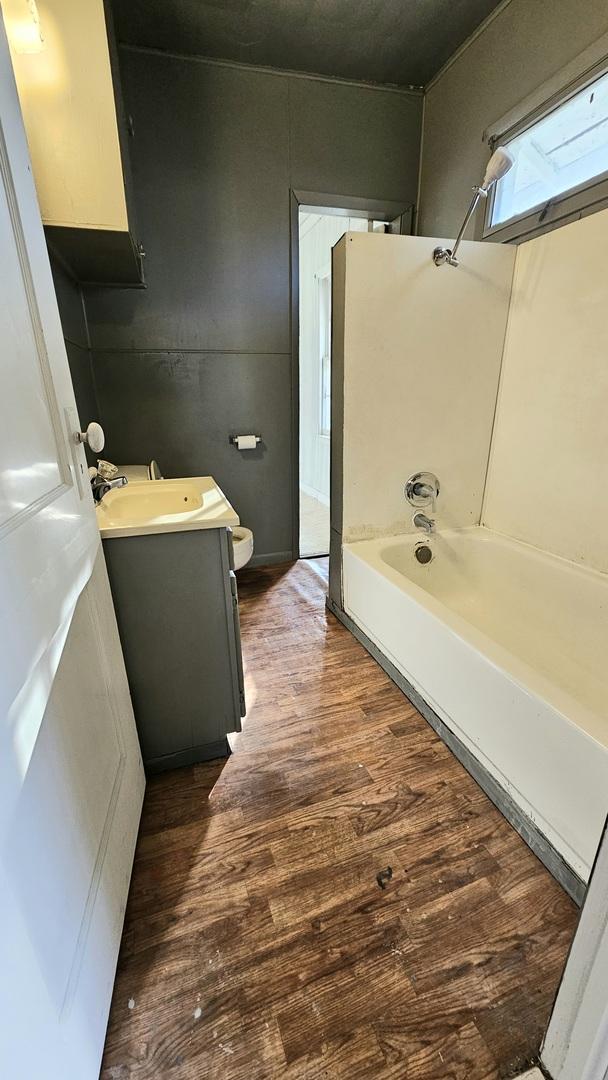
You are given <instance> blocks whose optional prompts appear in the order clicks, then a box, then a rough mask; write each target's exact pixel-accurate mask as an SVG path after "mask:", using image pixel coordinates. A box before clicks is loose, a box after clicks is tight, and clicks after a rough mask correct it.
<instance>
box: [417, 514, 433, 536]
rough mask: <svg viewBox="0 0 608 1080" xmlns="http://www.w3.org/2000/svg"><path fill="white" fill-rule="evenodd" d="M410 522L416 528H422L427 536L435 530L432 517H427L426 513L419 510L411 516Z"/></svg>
mask: <svg viewBox="0 0 608 1080" xmlns="http://www.w3.org/2000/svg"><path fill="white" fill-rule="evenodd" d="M412 523H413V524H414V525H415V526H416V528H417V529H424V531H425V533H427V534H428V535H429V536H430V535H431V533H432V532H434V531H435V522H434V521H433V519H432V518H429V517H427V516H426V514H423V513H421V512H418V513H417V514H414V517H413V518H412Z"/></svg>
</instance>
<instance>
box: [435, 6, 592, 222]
mask: <svg viewBox="0 0 608 1080" xmlns="http://www.w3.org/2000/svg"><path fill="white" fill-rule="evenodd" d="M606 31H608V5H607V4H606V0H585V2H584V3H581V0H532V2H531V0H511V3H510V4H508V5H507V7H506V8H504V9H503V10H502V11H501V13H500V14H499V15H498V16H496V18H495V19H494V20H493V21H492V22H491V23H490V25H489V26H488V27H487V28H486V29H485V30H484V31H483V32H482V33H481V34H480V35H479V37H477V39H476V40H475V41H473V42H472V44H470V45H469V46H468V47H467V48H466V49H465V51H464V52H463V53H462V54H461V55H460V56H459V58H458V59H457V60H456V61H455V62H454V63H453V64H452V65H451V67H449V68H448V69H447V70H446V71H445V72H444V74H443V75H441V76H440V77H439V79H438V81H437V82H435V83H434V84H431V86H430V89H429V90H428V93H427V96H426V103H425V115H424V133H423V143H422V170H421V187H420V213H419V219H418V232H419V233H420V234H421V235H426V236H448V237H451V236H454V234H455V232H456V231H457V230H458V228H459V227H460V224H461V223H462V219H463V216H464V212H465V210H466V207H467V205H468V200H469V198H470V193H471V187H472V185H473V184H475V183H478V182H479V180H480V178H481V176H482V175H483V171H484V167H485V165H486V163H487V160H488V148H487V146H486V145H485V144H484V143H483V142H482V133H483V131H484V129H485V128H486V127H488V126H490V125H491V124H493V123H494V121H496V120H498V119H500V117H501V116H503V115H504V114H505V113H507V112H508V111H509V110H510V109H512V108H514V107H515V106H517V105H518V104H519V102H521V101H522V100H523V99H524V98H525V97H526V96H527V95H528V94H531V93H532V91H533V90H535V89H536V88H537V87H538V86H540V85H541V84H542V83H544V82H545V81H546V80H547V79H550V78H552V77H553V76H554V75H556V74H557V73H558V72H559V71H560V69H561V68H563V67H564V66H565V65H566V64H568V63H569V62H570V61H571V60H573V59H574V58H575V57H576V56H577V55H578V53H580V52H582V51H583V49H585V48H587V47H588V46H589V45H591V44H592V43H593V42H594V41H595V40H596V39H597V38H599V37H600V36H601V35H602V34H604V33H606ZM482 221H483V208H481V210H480V212H479V214H478V217H477V221H476V223H475V225H474V227H473V226H471V227H470V232H469V234H468V235H469V236H471V237H474V236H477V237H479V236H480V234H481V227H482Z"/></svg>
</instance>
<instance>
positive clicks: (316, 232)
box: [298, 210, 368, 557]
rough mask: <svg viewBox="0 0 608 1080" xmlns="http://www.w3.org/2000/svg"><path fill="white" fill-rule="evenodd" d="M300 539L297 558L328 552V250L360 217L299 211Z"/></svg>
mask: <svg viewBox="0 0 608 1080" xmlns="http://www.w3.org/2000/svg"><path fill="white" fill-rule="evenodd" d="M298 218H299V220H298V229H299V279H300V312H299V314H300V319H299V324H300V341H299V345H300V350H299V351H300V448H299V455H300V542H299V551H300V555H301V556H303V557H311V556H315V555H327V554H328V553H329V451H330V435H331V249H332V247H333V246H334V244H336V243H337V242H338V240H339V239H340V237H341V236H343V234H344V233H345V232H348V231H353V232H355V231H356V232H366V231H367V228H368V222H367V221H366V220H365V219H364V218H351V217H336V216H335V214H327V213H312V212H308V211H303V210H300V212H299V215H298Z"/></svg>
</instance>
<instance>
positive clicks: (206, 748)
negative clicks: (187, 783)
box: [144, 738, 232, 775]
mask: <svg viewBox="0 0 608 1080" xmlns="http://www.w3.org/2000/svg"><path fill="white" fill-rule="evenodd" d="M231 752H232V751H231V749H230V743H229V742H228V739H226V738H224V739H218V740H217V741H216V742H211V743H204V744H203V745H201V746H191V747H189V748H188V749H187V750H178V751H177V752H176V753H175V754H164V755H163V756H162V757H157V758H152V760H148V761H144V766H145V770H146V773H147V774H148V775H151V774H152V773H159V772H165V771H166V770H167V769H181V768H182V767H183V766H184V765H198V763H199V761H214V760H215V759H216V758H228V757H230V754H231Z"/></svg>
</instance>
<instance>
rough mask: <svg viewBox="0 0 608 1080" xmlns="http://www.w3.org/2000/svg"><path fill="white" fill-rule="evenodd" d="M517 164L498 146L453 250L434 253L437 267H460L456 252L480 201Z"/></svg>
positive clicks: (475, 190) (472, 200)
mask: <svg viewBox="0 0 608 1080" xmlns="http://www.w3.org/2000/svg"><path fill="white" fill-rule="evenodd" d="M514 164H515V162H514V160H513V158H512V157H511V155H510V153H509V151H508V150H505V148H504V146H497V147H496V150H495V151H494V153H493V154H492V157H491V158H490V160H489V161H488V164H487V167H486V172H485V176H484V178H483V180H482V182H481V184H480V185H479V187H475V188H473V198H472V199H471V205H470V206H469V209H468V210H467V213H466V217H465V219H464V221H463V223H462V226H461V229H460V232H459V233H458V236H457V237H456V240H455V242H454V247H453V248H444V247H437V248H435V250H434V252H433V262H434V263H435V266H443V264H444V263H446V262H447V263H449V264H450V266H458V259H457V258H456V252H457V251H458V248H459V247H460V241H461V240H462V238H463V236H464V233H465V229H466V227H467V225H468V224H469V221H470V220H471V218H472V217H473V214H474V213H475V210H476V209H477V203H478V202H479V200H480V199H485V198H487V195H488V192H489V190H490V188H491V187H492V185H493V184H496V183H497V181H498V180H501V179H502V177H503V176H505V175H506V174H507V173H508V171H509V169H512V168H513V165H514Z"/></svg>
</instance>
